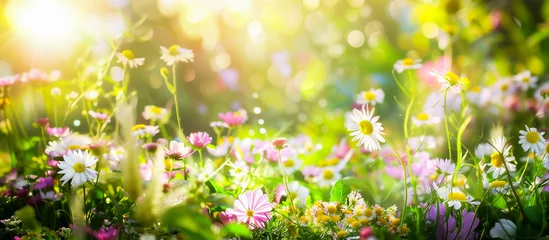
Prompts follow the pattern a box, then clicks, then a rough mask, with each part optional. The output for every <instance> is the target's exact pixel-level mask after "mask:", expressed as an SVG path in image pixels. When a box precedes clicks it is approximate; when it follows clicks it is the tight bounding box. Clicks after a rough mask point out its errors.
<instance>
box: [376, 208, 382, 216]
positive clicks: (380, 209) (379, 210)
mask: <svg viewBox="0 0 549 240" xmlns="http://www.w3.org/2000/svg"><path fill="white" fill-rule="evenodd" d="M376 214H377V215H378V216H382V215H383V208H381V207H376Z"/></svg>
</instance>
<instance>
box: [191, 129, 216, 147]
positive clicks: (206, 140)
mask: <svg viewBox="0 0 549 240" xmlns="http://www.w3.org/2000/svg"><path fill="white" fill-rule="evenodd" d="M187 140H188V141H189V143H190V144H191V145H193V147H194V148H199V149H200V148H204V147H205V146H206V145H208V144H210V143H212V138H211V137H210V135H208V133H207V132H196V133H191V135H190V136H188V137H187Z"/></svg>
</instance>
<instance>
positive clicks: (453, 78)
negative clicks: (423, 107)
mask: <svg viewBox="0 0 549 240" xmlns="http://www.w3.org/2000/svg"><path fill="white" fill-rule="evenodd" d="M430 74H431V76H435V77H436V78H437V81H438V82H439V83H442V87H441V88H440V89H441V90H445V89H447V88H450V90H451V91H452V92H454V93H459V92H460V91H461V78H460V77H459V76H458V75H456V74H455V73H453V72H450V71H443V72H439V71H437V70H435V69H433V71H432V72H431V73H430Z"/></svg>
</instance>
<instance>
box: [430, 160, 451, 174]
mask: <svg viewBox="0 0 549 240" xmlns="http://www.w3.org/2000/svg"><path fill="white" fill-rule="evenodd" d="M434 166H435V168H436V169H437V170H438V171H440V172H441V173H443V174H445V175H452V174H454V170H455V169H456V164H454V163H452V161H451V160H450V159H436V160H435V164H434Z"/></svg>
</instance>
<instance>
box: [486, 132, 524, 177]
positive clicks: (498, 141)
mask: <svg viewBox="0 0 549 240" xmlns="http://www.w3.org/2000/svg"><path fill="white" fill-rule="evenodd" d="M506 142H507V139H505V137H497V138H494V139H492V145H493V147H492V149H493V151H494V152H492V154H491V155H490V163H488V165H490V169H488V171H487V173H491V172H493V173H492V177H494V178H498V177H499V176H500V175H503V173H505V171H506V168H507V169H509V172H514V171H516V168H517V167H516V165H515V157H514V156H510V155H509V153H510V150H511V146H508V147H505V144H506Z"/></svg>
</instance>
